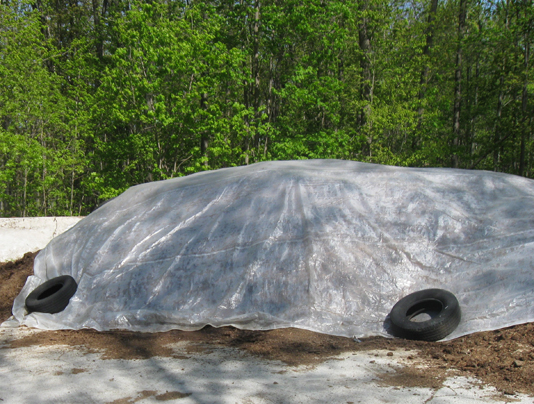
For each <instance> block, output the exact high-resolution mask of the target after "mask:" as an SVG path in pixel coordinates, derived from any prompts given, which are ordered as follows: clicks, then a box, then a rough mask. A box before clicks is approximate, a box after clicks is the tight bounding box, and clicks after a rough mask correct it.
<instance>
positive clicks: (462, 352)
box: [0, 253, 534, 395]
mask: <svg viewBox="0 0 534 404" xmlns="http://www.w3.org/2000/svg"><path fill="white" fill-rule="evenodd" d="M36 255H37V253H27V254H26V255H25V256H24V257H23V258H21V259H20V260H18V261H14V262H7V263H2V264H0V322H2V321H5V320H6V319H7V318H9V316H10V315H11V307H12V305H13V299H14V298H15V297H16V296H17V294H18V293H19V291H20V289H21V288H22V286H23V285H24V283H25V281H26V278H27V277H28V276H29V275H31V274H32V273H33V259H34V258H35V256H36ZM177 342H188V351H189V352H191V353H193V352H202V351H206V350H211V349H217V347H220V346H227V347H228V346H229V347H235V348H240V349H243V350H245V351H247V352H249V353H251V354H253V355H256V356H259V357H263V358H266V359H271V360H280V361H282V362H285V363H286V364H288V365H290V366H299V365H306V366H313V365H314V364H317V363H319V362H321V361H324V360H326V359H328V358H332V357H334V356H336V355H338V354H340V353H343V352H353V353H357V352H362V351H367V352H370V351H378V352H380V351H384V352H385V354H386V355H388V356H393V357H395V356H396V355H397V353H396V351H409V352H411V351H413V354H410V355H408V361H409V362H411V363H412V365H410V364H408V365H407V366H406V367H405V368H404V369H403V370H402V371H399V372H397V373H395V374H394V375H393V376H391V377H388V378H387V379H384V380H383V383H385V384H390V385H398V386H405V387H410V386H413V385H417V386H425V387H430V388H437V387H439V385H440V384H441V382H442V381H443V380H444V379H445V378H446V377H448V376H451V375H453V374H456V375H462V376H466V377H470V376H474V377H477V378H479V379H480V380H481V381H483V382H485V383H488V384H491V385H493V386H495V387H496V388H497V389H498V390H499V391H501V392H503V393H505V394H514V393H515V392H521V393H526V394H530V395H534V323H529V324H522V325H518V326H515V327H510V328H506V329H502V330H496V331H488V332H481V333H475V334H471V335H468V336H465V337H462V338H458V339H455V340H453V341H448V342H420V341H408V340H401V339H387V338H382V337H373V338H366V339H364V340H363V341H361V342H355V341H353V340H352V339H350V338H343V337H334V336H331V335H325V334H319V333H314V332H311V331H305V330H300V329H295V328H286V329H278V330H272V331H247V330H238V329H236V328H233V327H222V328H213V327H205V328H203V329H202V330H200V331H193V332H186V331H178V330H174V331H169V332H162V333H136V332H129V331H110V332H97V331H94V330H77V331H72V330H64V331H47V332H39V333H35V334H32V335H29V336H27V337H24V338H21V339H17V340H13V341H11V342H10V343H9V344H8V345H6V346H4V348H6V349H7V348H17V347H23V346H32V345H69V346H72V347H77V349H85V350H87V351H93V352H101V353H102V358H103V359H146V358H150V357H153V356H168V357H175V356H176V353H175V351H174V350H173V349H172V347H171V345H172V344H174V343H177ZM181 355H183V353H182V354H181ZM377 355H378V354H377ZM403 356H405V355H403Z"/></svg>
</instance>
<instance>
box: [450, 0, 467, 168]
mask: <svg viewBox="0 0 534 404" xmlns="http://www.w3.org/2000/svg"><path fill="white" fill-rule="evenodd" d="M466 1H467V0H460V10H459V13H458V47H457V48H456V70H455V72H454V107H453V113H452V130H453V140H452V156H451V166H452V167H453V168H458V160H459V159H458V147H459V145H460V135H461V133H460V112H461V107H462V51H463V44H462V41H463V37H464V31H465V16H466Z"/></svg>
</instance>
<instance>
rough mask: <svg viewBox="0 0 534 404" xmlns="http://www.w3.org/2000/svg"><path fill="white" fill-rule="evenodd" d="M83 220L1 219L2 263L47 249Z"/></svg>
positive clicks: (0, 256)
mask: <svg viewBox="0 0 534 404" xmlns="http://www.w3.org/2000/svg"><path fill="white" fill-rule="evenodd" d="M81 219H83V216H77V217H70V216H69V217H57V216H55V217H15V218H9V219H2V218H0V262H5V261H12V260H16V259H18V258H21V257H22V256H23V255H24V254H25V253H27V252H33V251H37V250H40V249H42V248H44V247H46V245H47V244H48V243H49V242H50V240H52V239H53V238H54V237H56V236H58V235H60V234H61V233H63V232H65V231H67V230H68V229H70V228H71V227H72V226H74V225H75V224H76V223H78V222H79V221H80V220H81Z"/></svg>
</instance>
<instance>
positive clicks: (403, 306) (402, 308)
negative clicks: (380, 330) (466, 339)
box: [390, 289, 462, 341]
mask: <svg viewBox="0 0 534 404" xmlns="http://www.w3.org/2000/svg"><path fill="white" fill-rule="evenodd" d="M421 313H426V314H428V315H429V316H430V319H428V320H425V321H413V320H414V318H415V317H417V316H418V315H420V314H421ZM461 318H462V314H461V309H460V304H459V303H458V299H456V297H455V296H454V295H453V294H452V293H451V292H449V291H446V290H443V289H425V290H420V291H418V292H414V293H412V294H409V295H408V296H405V297H403V298H402V299H401V300H399V301H398V302H397V303H396V304H395V306H393V309H391V312H390V321H391V329H390V332H391V334H393V335H394V336H396V337H401V338H405V339H413V340H422V341H438V340H440V339H442V338H445V337H446V336H447V335H449V334H450V333H452V332H453V331H454V330H455V329H456V327H458V324H459V323H460V320H461Z"/></svg>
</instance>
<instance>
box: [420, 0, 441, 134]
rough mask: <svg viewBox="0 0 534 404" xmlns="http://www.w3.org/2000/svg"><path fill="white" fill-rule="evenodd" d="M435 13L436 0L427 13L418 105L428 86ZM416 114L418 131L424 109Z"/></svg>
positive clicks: (421, 108)
mask: <svg viewBox="0 0 534 404" xmlns="http://www.w3.org/2000/svg"><path fill="white" fill-rule="evenodd" d="M437 11H438V0H431V2H430V11H429V12H428V22H427V27H426V30H425V31H426V43H425V46H424V48H423V60H424V62H425V65H424V67H423V70H422V72H421V79H420V80H419V85H420V90H419V103H420V104H422V101H423V99H424V98H425V93H426V86H427V84H428V75H429V73H430V68H429V66H428V63H429V59H430V50H431V49H432V45H433V43H434V20H435V17H436V13H437ZM418 113H419V122H418V129H420V127H421V124H422V121H423V113H424V108H423V106H422V105H421V106H420V107H419V111H418Z"/></svg>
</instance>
